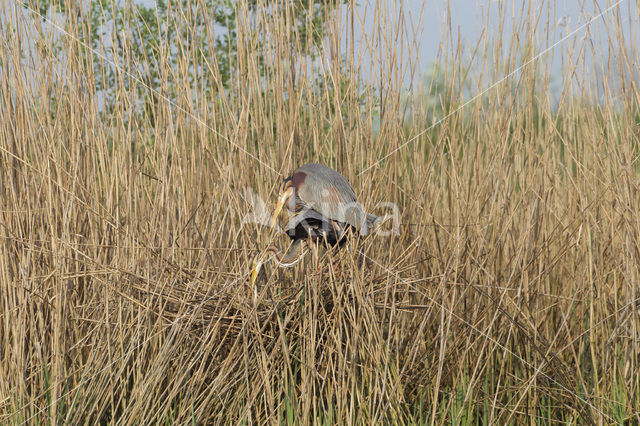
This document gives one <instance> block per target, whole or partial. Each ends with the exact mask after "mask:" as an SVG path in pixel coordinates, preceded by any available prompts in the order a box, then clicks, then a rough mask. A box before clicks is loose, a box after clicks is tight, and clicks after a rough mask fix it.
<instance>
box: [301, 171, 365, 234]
mask: <svg viewBox="0 0 640 426" xmlns="http://www.w3.org/2000/svg"><path fill="white" fill-rule="evenodd" d="M297 171H301V172H304V173H305V174H306V177H305V180H304V185H302V187H301V188H300V189H299V190H298V191H297V196H298V199H299V200H300V202H301V204H302V206H300V207H302V208H303V209H307V210H315V211H316V212H318V213H320V214H321V215H322V216H324V217H325V218H328V219H331V220H335V221H337V222H342V223H348V224H349V225H351V226H353V227H354V228H356V230H358V232H359V233H361V234H363V235H366V234H367V233H368V228H369V226H368V224H367V215H366V213H365V212H364V209H363V208H362V206H361V205H360V204H359V203H358V202H357V201H356V193H355V192H354V190H353V188H352V187H351V185H350V184H349V182H348V181H347V180H346V179H345V178H344V176H342V175H341V174H340V173H338V172H336V171H335V170H333V169H331V168H329V167H327V166H323V165H321V164H315V163H311V164H305V165H304V166H302V167H300V168H298V169H297V170H296V172H297ZM294 173H295V172H294Z"/></svg>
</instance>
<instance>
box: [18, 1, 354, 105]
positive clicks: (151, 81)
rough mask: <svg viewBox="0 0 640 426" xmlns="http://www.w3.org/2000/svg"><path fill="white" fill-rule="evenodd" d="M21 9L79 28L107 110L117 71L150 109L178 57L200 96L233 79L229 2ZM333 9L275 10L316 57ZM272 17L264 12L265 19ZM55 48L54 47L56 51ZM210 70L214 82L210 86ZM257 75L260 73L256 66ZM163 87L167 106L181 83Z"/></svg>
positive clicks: (313, 5)
mask: <svg viewBox="0 0 640 426" xmlns="http://www.w3.org/2000/svg"><path fill="white" fill-rule="evenodd" d="M343 1H346V0H343ZM23 4H24V6H25V8H26V9H27V10H30V11H31V12H33V13H34V15H37V16H39V17H40V18H42V19H46V17H47V16H51V14H52V13H55V14H59V15H62V16H63V17H64V20H65V23H66V25H70V23H72V22H75V23H78V24H81V23H82V25H79V27H81V29H80V32H81V33H82V34H83V37H84V40H82V41H83V42H84V43H86V45H87V46H88V47H91V49H92V52H91V51H89V50H85V52H83V53H84V54H91V55H101V56H103V58H102V59H105V60H106V61H107V62H109V63H110V66H106V67H102V66H101V64H100V61H99V60H95V61H93V63H94V64H95V65H94V66H95V72H94V79H95V85H96V89H97V90H98V91H100V92H101V93H102V94H103V99H104V109H105V110H106V111H108V110H110V109H111V108H113V107H114V106H115V102H116V96H117V93H115V91H114V87H116V84H115V83H116V81H115V80H116V78H118V75H119V74H120V73H121V72H122V70H124V71H125V72H126V74H127V77H128V78H127V79H125V82H124V84H125V85H126V86H125V87H126V88H129V87H130V86H135V87H136V88H137V89H136V90H137V91H138V96H139V99H141V100H142V104H143V105H145V106H146V107H152V106H153V105H155V103H156V102H157V94H158V93H159V91H160V89H161V84H162V82H163V75H162V73H166V72H167V70H169V71H176V70H177V68H178V65H179V64H178V61H180V60H181V59H184V52H189V58H188V59H189V60H188V62H189V70H188V83H189V84H190V85H191V87H194V86H195V85H198V86H199V87H203V88H204V90H205V91H206V93H207V94H210V91H212V90H214V91H217V90H220V88H222V89H223V90H227V89H228V88H229V87H230V85H231V81H232V79H233V78H234V76H235V75H236V73H237V72H238V58H237V42H238V34H237V29H238V10H237V7H238V6H237V2H235V1H232V0H156V2H155V5H154V6H152V7H148V6H144V5H142V4H140V2H136V1H134V0H126V1H124V2H117V1H114V0H86V1H85V2H76V1H65V0H25V1H24V3H23ZM337 4H338V3H336V2H331V1H326V0H306V1H305V0H287V1H286V2H284V3H280V4H279V6H274V7H288V8H289V10H290V11H292V12H293V19H292V20H291V22H292V23H291V26H292V28H290V30H291V31H292V32H296V33H297V34H298V37H297V39H298V40H299V41H300V42H301V43H302V46H301V51H302V52H304V54H307V55H310V56H315V55H317V49H315V45H317V43H319V42H320V41H321V40H322V38H323V37H324V36H325V30H326V25H325V23H326V21H327V18H328V14H329V13H331V11H332V10H333V8H335V7H336V5H337ZM246 5H247V9H246V10H247V12H248V14H249V15H252V14H253V15H254V16H255V14H256V13H258V12H260V13H265V11H264V10H262V11H259V10H258V8H259V7H260V6H259V4H258V1H257V0H248V1H247V2H246ZM275 12H276V10H275V9H271V13H275ZM267 13H269V12H267ZM213 26H215V33H216V35H215V36H213V33H214V31H213ZM257 37H258V39H257V40H256V42H257V43H258V44H259V45H262V44H263V43H264V40H263V39H261V37H263V36H262V35H258V36H257ZM60 48H61V47H60V42H59V43H58V45H57V49H58V50H60ZM257 51H258V52H261V53H260V57H258V58H257V61H258V64H259V65H260V66H261V64H263V63H264V61H263V55H264V51H263V50H262V49H260V48H259V49H257ZM58 53H59V52H58ZM212 65H215V67H216V69H217V73H216V75H217V76H219V77H218V80H221V81H214V78H215V77H214V75H213V73H212V72H211V69H212ZM260 70H261V71H260V72H261V73H263V72H264V68H263V67H262V66H261V67H260ZM134 80H136V81H135V82H134ZM165 80H169V84H168V87H167V86H165V87H163V88H162V96H163V97H165V96H166V97H169V98H170V99H172V100H174V99H175V94H176V86H177V85H184V84H185V81H184V80H183V79H181V81H174V82H171V81H170V79H167V78H165ZM134 83H135V84H134ZM140 83H141V84H140ZM221 86H222V87H221ZM167 92H168V93H167Z"/></svg>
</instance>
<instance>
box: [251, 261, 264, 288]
mask: <svg viewBox="0 0 640 426" xmlns="http://www.w3.org/2000/svg"><path fill="white" fill-rule="evenodd" d="M261 267H262V262H261V261H260V260H256V261H255V262H254V263H253V268H252V269H251V281H250V283H251V288H252V289H253V285H254V284H255V282H256V278H258V273H260V268H261Z"/></svg>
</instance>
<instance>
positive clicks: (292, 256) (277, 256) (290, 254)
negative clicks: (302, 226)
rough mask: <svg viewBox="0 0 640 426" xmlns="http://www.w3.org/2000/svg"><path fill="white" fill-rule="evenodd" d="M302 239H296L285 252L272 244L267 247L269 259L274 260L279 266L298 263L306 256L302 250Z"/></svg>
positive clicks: (286, 266)
mask: <svg viewBox="0 0 640 426" xmlns="http://www.w3.org/2000/svg"><path fill="white" fill-rule="evenodd" d="M301 243H302V240H295V241H294V242H293V244H292V245H291V247H290V248H289V250H288V251H287V252H286V253H283V252H282V250H280V248H278V247H276V246H274V245H271V246H269V247H267V250H266V254H267V256H268V259H272V260H274V261H275V262H276V263H277V264H278V266H281V267H285V268H288V267H290V266H293V265H295V264H296V263H298V262H299V261H300V260H301V259H302V257H303V256H304V252H301V250H300V249H301V248H302V244H301Z"/></svg>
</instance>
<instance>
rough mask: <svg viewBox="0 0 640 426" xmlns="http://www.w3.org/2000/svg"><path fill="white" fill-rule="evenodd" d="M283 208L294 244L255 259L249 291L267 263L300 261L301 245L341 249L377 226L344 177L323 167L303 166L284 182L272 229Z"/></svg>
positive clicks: (375, 217) (268, 250) (271, 248)
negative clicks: (350, 238) (288, 218)
mask: <svg viewBox="0 0 640 426" xmlns="http://www.w3.org/2000/svg"><path fill="white" fill-rule="evenodd" d="M284 206H286V207H287V210H289V212H291V213H292V214H294V216H293V217H292V218H291V220H290V221H289V223H288V224H287V226H286V227H285V232H286V233H287V234H288V235H289V238H291V239H292V240H293V242H292V244H291V247H290V248H289V250H288V251H287V252H286V253H284V252H283V251H282V250H280V248H278V247H276V246H274V245H271V246H269V247H267V248H266V250H264V252H262V253H261V254H260V255H259V256H258V257H257V258H256V260H255V261H254V263H253V268H252V270H251V287H252V288H254V283H255V281H256V278H257V276H258V273H259V272H260V268H261V267H262V265H264V264H265V263H266V262H268V261H270V260H274V261H275V262H276V264H277V265H278V266H279V267H290V266H293V265H295V264H296V263H297V262H298V261H300V259H302V257H303V256H304V254H305V253H304V250H301V248H303V247H302V242H303V241H307V243H309V244H311V243H314V244H322V245H324V246H326V247H342V246H343V245H344V244H345V242H346V241H347V239H348V237H349V236H350V235H358V236H364V235H367V234H368V233H369V232H370V231H371V230H372V229H373V228H374V227H375V226H377V225H378V223H379V222H380V218H378V217H377V216H375V215H372V214H367V213H365V211H364V210H363V208H362V206H361V205H360V204H359V203H358V202H357V201H356V193H355V192H354V190H353V188H352V187H351V185H350V184H349V182H348V181H347V180H346V179H345V178H344V176H342V175H341V174H340V173H338V172H337V171H335V170H333V169H332V168H330V167H327V166H324V165H322V164H316V163H309V164H305V165H304V166H301V167H299V168H297V169H296V170H294V171H293V173H292V174H291V176H289V177H288V178H286V179H285V180H284V182H283V184H282V190H281V193H280V195H279V196H278V204H277V205H276V210H275V212H274V214H273V219H272V221H271V229H273V227H274V226H275V224H276V222H277V220H278V215H279V214H280V211H281V210H282V208H283V207H284Z"/></svg>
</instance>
